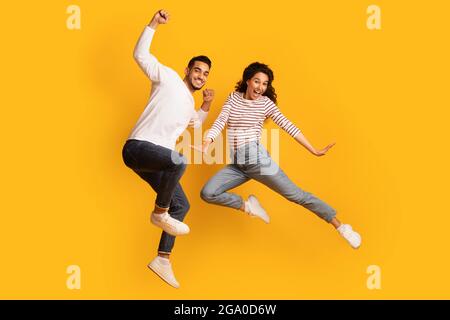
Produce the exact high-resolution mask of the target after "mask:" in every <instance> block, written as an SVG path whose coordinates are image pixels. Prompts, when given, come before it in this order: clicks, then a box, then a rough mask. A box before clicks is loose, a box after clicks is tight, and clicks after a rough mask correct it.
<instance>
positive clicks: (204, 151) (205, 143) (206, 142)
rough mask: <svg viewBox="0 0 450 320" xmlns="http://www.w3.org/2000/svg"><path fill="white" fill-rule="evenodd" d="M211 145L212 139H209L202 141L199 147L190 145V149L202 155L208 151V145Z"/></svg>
mask: <svg viewBox="0 0 450 320" xmlns="http://www.w3.org/2000/svg"><path fill="white" fill-rule="evenodd" d="M211 143H212V139H211V138H207V139H205V140H203V144H202V146H201V147H199V146H194V145H191V148H192V149H195V150H197V151H200V152H202V153H206V151H208V148H209V145H210V144H211Z"/></svg>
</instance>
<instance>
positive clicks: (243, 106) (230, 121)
mask: <svg viewBox="0 0 450 320" xmlns="http://www.w3.org/2000/svg"><path fill="white" fill-rule="evenodd" d="M267 118H271V119H272V120H273V121H274V122H275V123H276V124H277V125H278V126H279V127H280V128H282V129H283V130H285V131H286V132H287V133H288V134H290V135H291V136H292V137H294V138H295V136H296V135H297V134H299V133H300V132H301V131H300V129H299V128H297V127H296V126H295V125H294V124H293V123H292V122H291V121H289V120H288V119H287V118H286V117H285V116H284V115H283V114H282V113H281V111H280V109H279V108H278V106H277V105H276V104H275V103H273V102H272V100H270V99H269V98H268V97H266V96H262V97H260V98H259V99H257V100H247V99H245V98H244V97H243V94H242V93H240V92H232V93H231V94H230V95H229V96H228V98H227V100H226V102H225V104H224V105H223V107H222V111H221V112H220V114H219V116H218V117H217V119H216V121H214V124H213V125H212V127H211V129H210V130H209V132H208V134H207V136H206V137H207V138H211V139H212V140H214V139H215V138H216V137H217V136H218V135H219V134H220V132H221V131H222V130H223V129H224V127H225V125H227V127H228V130H227V134H228V142H229V144H230V146H231V147H233V148H238V147H240V146H242V145H244V144H245V143H248V142H251V141H259V140H260V139H261V131H262V128H263V124H264V120H266V119H267Z"/></svg>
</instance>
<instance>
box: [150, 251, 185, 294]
mask: <svg viewBox="0 0 450 320" xmlns="http://www.w3.org/2000/svg"><path fill="white" fill-rule="evenodd" d="M148 267H149V269H150V270H152V271H153V272H154V273H156V274H157V275H158V276H159V277H160V278H161V279H163V280H164V281H165V282H167V283H168V284H170V285H171V286H172V287H174V288H177V289H178V288H179V287H180V284H179V283H178V281H177V279H175V275H174V274H173V270H172V264H171V263H170V261H169V259H165V258H163V257H160V256H156V258H155V259H153V260H152V261H151V262H150V263H149V264H148Z"/></svg>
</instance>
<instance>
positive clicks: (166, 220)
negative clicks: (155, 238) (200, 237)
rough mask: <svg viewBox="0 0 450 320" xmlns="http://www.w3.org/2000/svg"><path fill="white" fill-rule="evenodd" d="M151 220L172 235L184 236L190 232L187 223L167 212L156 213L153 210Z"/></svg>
mask: <svg viewBox="0 0 450 320" xmlns="http://www.w3.org/2000/svg"><path fill="white" fill-rule="evenodd" d="M150 221H151V222H152V223H153V224H154V225H155V226H157V227H160V228H161V229H163V230H164V231H165V232H167V233H168V234H171V235H172V236H182V235H185V234H188V233H189V231H190V230H189V227H188V225H187V224H185V223H183V222H181V221H178V220H176V219H174V218H172V217H171V216H170V214H168V213H167V212H165V213H162V214H155V213H154V212H153V213H152V214H151V217H150Z"/></svg>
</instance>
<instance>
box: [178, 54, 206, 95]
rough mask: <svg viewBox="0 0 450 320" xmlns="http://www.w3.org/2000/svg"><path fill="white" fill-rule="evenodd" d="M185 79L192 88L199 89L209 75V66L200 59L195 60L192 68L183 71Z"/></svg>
mask: <svg viewBox="0 0 450 320" xmlns="http://www.w3.org/2000/svg"><path fill="white" fill-rule="evenodd" d="M184 73H185V75H186V80H187V82H188V83H189V84H190V86H191V87H192V89H194V90H200V89H201V88H202V87H203V86H204V85H205V83H206V79H207V78H208V75H209V66H208V65H207V64H206V63H204V62H201V61H195V62H194V65H193V66H192V68H190V69H189V68H186V70H185V71H184Z"/></svg>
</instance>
